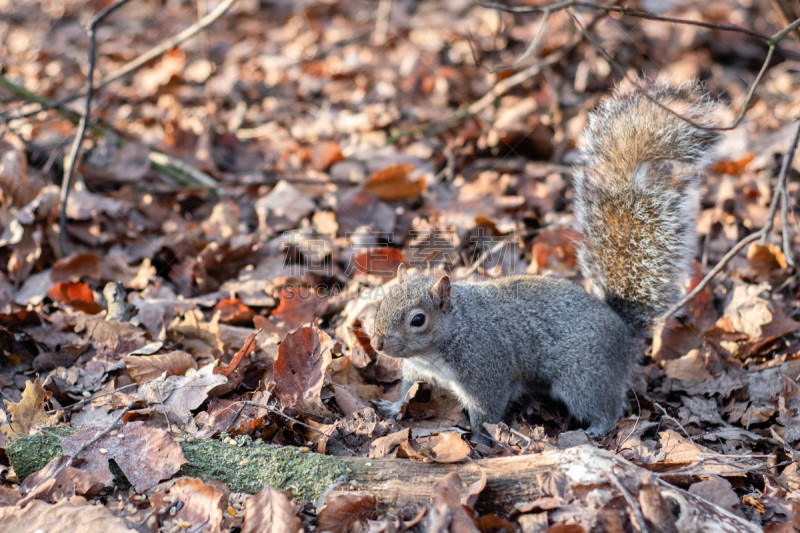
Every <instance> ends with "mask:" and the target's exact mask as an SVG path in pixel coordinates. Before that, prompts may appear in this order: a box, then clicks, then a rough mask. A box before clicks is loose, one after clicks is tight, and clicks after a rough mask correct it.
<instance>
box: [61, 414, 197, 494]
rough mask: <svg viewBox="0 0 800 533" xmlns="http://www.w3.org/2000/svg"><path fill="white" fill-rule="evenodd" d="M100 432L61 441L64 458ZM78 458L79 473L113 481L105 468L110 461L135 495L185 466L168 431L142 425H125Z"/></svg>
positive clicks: (94, 430)
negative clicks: (136, 492) (114, 464)
mask: <svg viewBox="0 0 800 533" xmlns="http://www.w3.org/2000/svg"><path fill="white" fill-rule="evenodd" d="M103 429H105V428H101V427H89V428H86V429H83V430H81V431H79V432H78V433H75V434H74V435H69V436H66V437H61V449H62V450H63V452H64V455H72V454H73V453H75V452H76V451H78V449H79V448H80V447H81V446H82V445H83V444H85V443H86V442H88V441H90V440H92V439H93V438H94V437H95V436H96V435H97V434H98V433H99V432H101V431H103ZM112 433H113V432H112ZM78 457H79V458H81V459H84V461H83V462H82V463H81V464H79V465H78V466H77V468H78V469H79V470H81V471H85V472H91V473H93V474H95V475H96V476H97V477H99V478H101V479H106V478H108V476H111V479H113V474H112V473H111V471H110V470H109V468H108V461H109V459H113V460H114V462H115V463H117V466H119V468H120V470H122V473H123V474H125V477H126V478H128V481H130V482H131V485H133V487H134V488H135V489H136V490H137V491H138V492H143V491H145V490H149V489H151V488H153V487H155V486H156V485H157V484H158V482H159V481H161V480H163V479H168V478H170V477H172V476H173V475H174V474H175V473H176V472H178V470H180V468H181V466H182V465H184V464H186V462H187V461H186V458H185V457H184V455H183V450H181V447H180V445H179V444H178V443H177V442H175V441H174V440H173V439H172V436H171V435H170V434H169V433H168V432H167V431H164V430H163V429H158V428H151V427H148V426H147V424H145V423H144V422H131V423H129V424H125V425H124V426H122V427H121V428H120V429H119V430H118V434H117V435H112V434H108V435H106V436H105V437H103V438H102V439H100V440H99V441H97V442H96V443H94V444H93V445H92V446H90V447H89V448H88V449H87V450H85V451H84V452H83V453H81V454H80V455H79V456H78Z"/></svg>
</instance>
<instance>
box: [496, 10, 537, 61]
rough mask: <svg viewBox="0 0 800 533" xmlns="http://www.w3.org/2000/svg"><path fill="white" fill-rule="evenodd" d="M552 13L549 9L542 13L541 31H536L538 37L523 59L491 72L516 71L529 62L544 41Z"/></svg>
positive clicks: (529, 46)
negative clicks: (545, 30)
mask: <svg viewBox="0 0 800 533" xmlns="http://www.w3.org/2000/svg"><path fill="white" fill-rule="evenodd" d="M551 13H552V11H550V10H549V9H545V10H544V12H543V13H542V18H541V20H540V21H539V29H538V30H536V36H535V37H534V38H533V41H531V44H530V45H528V49H527V50H525V53H524V54H522V57H520V58H519V59H517V60H516V61H514V64H513V65H511V66H510V67H495V68H493V69H491V71H492V72H498V71H501V70H516V69H518V68H519V66H520V65H522V64H523V63H524V62H525V61H527V60H528V58H529V57H531V55H533V53H534V52H535V51H536V49H537V48H538V47H539V42H540V41H541V40H542V36H543V35H544V29H545V27H546V26H547V21H548V19H549V18H550V14H551Z"/></svg>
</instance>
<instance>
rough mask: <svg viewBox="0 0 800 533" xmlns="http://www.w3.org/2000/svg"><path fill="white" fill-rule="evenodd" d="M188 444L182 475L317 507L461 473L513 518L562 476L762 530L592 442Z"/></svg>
mask: <svg viewBox="0 0 800 533" xmlns="http://www.w3.org/2000/svg"><path fill="white" fill-rule="evenodd" d="M181 447H182V448H183V451H184V454H185V456H186V459H187V461H188V464H186V465H184V467H183V468H182V469H181V471H180V472H179V475H187V476H194V477H199V478H202V479H217V480H220V481H222V482H224V483H226V484H227V485H228V486H229V487H230V488H231V490H234V491H241V492H247V493H255V492H257V491H259V490H260V489H261V487H262V486H263V485H264V484H267V483H268V484H270V485H272V486H273V487H275V488H278V489H281V490H283V489H287V488H291V489H292V490H293V494H294V497H295V498H297V499H299V500H306V501H314V502H315V503H316V504H318V505H322V504H324V503H325V502H326V501H328V500H329V499H330V498H332V497H334V496H336V495H341V494H347V493H350V492H358V493H361V494H363V493H364V492H367V493H370V494H372V495H373V496H374V497H375V500H376V503H377V506H378V508H379V509H382V510H384V511H386V512H392V513H397V514H403V515H406V516H408V515H409V514H413V513H414V512H416V511H417V510H418V509H419V507H420V506H421V505H425V504H427V503H428V502H430V500H431V491H432V487H433V484H434V482H435V481H436V480H438V479H440V478H442V477H443V476H444V475H446V474H448V473H451V472H456V473H457V474H458V475H459V476H460V477H461V479H462V480H463V482H464V483H465V485H469V484H471V483H473V482H475V481H477V480H479V479H480V478H481V477H483V476H485V480H486V485H485V488H484V489H483V490H482V491H481V493H480V496H479V497H478V501H477V504H476V508H477V509H478V510H484V511H491V512H494V513H497V514H503V515H508V514H510V513H513V512H514V511H515V510H523V509H524V508H525V507H526V506H528V507H530V506H529V505H528V504H530V503H531V502H535V501H536V500H538V499H540V498H543V497H548V496H552V495H553V494H552V493H551V492H550V491H551V490H552V489H548V488H547V485H548V484H551V485H552V483H553V480H554V479H559V480H560V481H559V482H560V483H562V484H563V482H566V485H567V488H568V489H569V490H570V493H571V495H572V496H573V497H575V498H577V499H579V500H583V501H585V496H586V494H588V493H589V492H590V491H591V490H593V489H596V488H597V489H601V490H603V491H606V492H609V493H612V494H615V495H620V494H621V495H622V496H623V497H624V498H625V500H626V502H627V503H628V505H629V506H630V507H631V509H632V512H633V516H637V518H638V519H640V520H641V519H643V520H646V523H648V524H650V525H651V526H655V527H656V529H665V530H674V529H675V528H677V531H706V530H707V531H719V532H728V531H730V532H748V531H753V532H756V531H759V528H758V527H756V526H755V525H753V524H751V523H749V522H747V521H745V520H743V519H742V518H739V517H737V516H736V515H734V514H732V513H730V512H728V511H726V510H724V509H722V508H720V507H718V506H716V505H714V504H712V503H710V502H708V501H706V500H704V499H702V498H698V497H696V496H693V495H691V494H689V493H687V492H686V491H683V490H681V489H678V488H676V487H674V486H672V485H670V484H668V483H666V482H665V481H663V480H662V479H660V477H659V476H657V475H655V474H653V473H652V472H649V471H648V470H645V469H643V468H641V467H638V466H636V465H634V464H632V463H630V462H628V461H626V460H624V459H622V458H620V457H617V456H616V455H614V454H612V453H610V452H607V451H605V450H600V449H597V448H594V447H592V446H589V445H584V446H576V447H574V448H568V449H565V450H560V451H550V452H544V453H540V454H535V455H520V456H515V457H498V458H490V459H481V460H477V461H470V462H465V463H458V464H436V463H419V462H413V461H411V460H408V459H395V458H384V459H366V458H362V457H332V456H326V455H320V454H317V453H312V452H307V453H303V451H301V450H300V449H298V448H293V447H280V446H272V445H255V444H251V445H248V446H232V445H230V444H224V443H222V442H221V441H219V440H195V441H194V442H188V441H185V442H182V443H181ZM6 451H7V454H8V457H9V459H10V460H11V464H12V466H13V467H14V470H15V472H17V475H18V476H20V478H23V477H25V476H27V475H29V474H30V473H32V472H34V471H35V470H38V469H39V468H42V467H43V466H44V465H45V464H47V462H48V461H49V460H50V459H52V458H53V457H55V456H57V455H58V454H60V444H59V441H58V439H57V438H56V437H54V436H49V435H37V436H32V437H25V438H22V439H19V440H17V441H15V442H13V443H11V444H10V445H9V446H8V448H7V450H6ZM548 480H549V481H548ZM119 481H122V482H124V479H123V480H119ZM543 481H544V482H543ZM587 505H588V503H587ZM528 510H530V509H528Z"/></svg>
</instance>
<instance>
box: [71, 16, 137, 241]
mask: <svg viewBox="0 0 800 533" xmlns="http://www.w3.org/2000/svg"><path fill="white" fill-rule="evenodd" d="M128 2H130V0H117V2H115V3H113V4H111V5H110V6H108V7H107V8H105V9H104V10H102V11H101V12H100V13H98V14H97V15H95V16H94V17H92V20H90V21H89V28H88V32H89V73H88V74H87V77H88V82H89V87H88V89H87V90H86V103H85V104H84V108H83V114H82V115H81V121H80V123H79V124H78V132H77V133H76V134H75V140H74V141H73V142H72V148H70V151H69V155H68V156H67V158H68V160H67V166H65V167H64V179H63V181H62V182H61V212H60V213H59V215H58V233H59V235H58V242H59V244H60V247H61V254H62V255H63V256H65V257H66V256H67V255H69V245H68V244H67V199H68V198H69V190H70V188H71V187H72V177H73V176H74V175H75V165H76V164H77V162H78V157H79V152H80V149H81V144H83V137H84V136H85V135H86V124H87V123H88V122H89V114H90V112H91V108H92V96H93V95H94V65H95V61H96V60H97V55H96V54H95V45H96V36H95V30H96V29H97V26H98V24H100V23H101V22H102V21H103V20H105V18H106V17H108V16H109V15H110V14H111V13H113V12H114V11H116V10H117V9H119V8H120V7H122V6H124V5H125V4H127V3H128Z"/></svg>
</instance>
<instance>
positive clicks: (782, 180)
mask: <svg viewBox="0 0 800 533" xmlns="http://www.w3.org/2000/svg"><path fill="white" fill-rule="evenodd" d="M798 142H800V118H799V119H798V120H797V129H796V130H795V133H794V138H793V139H792V143H791V145H789V149H788V150H786V153H785V155H784V157H783V164H782V165H781V172H780V175H779V176H778V182H777V183H776V184H775V188H774V189H773V191H772V202H771V203H770V210H769V215H768V216H767V222H766V223H765V224H764V227H763V228H761V229H760V230H758V231H756V232H755V233H751V234H750V235H748V236H747V237H745V238H744V239H742V240H740V241H739V242H738V243H736V245H735V246H734V247H733V248H731V249H730V250H729V251H728V253H726V254H725V255H724V256H723V258H722V259H720V261H719V262H718V263H717V264H716V265H714V268H712V269H711V271H710V272H709V273H708V274H706V276H705V277H704V278H703V279H702V281H700V283H698V284H697V286H696V287H695V288H694V290H692V292H690V293H689V294H687V295H686V296H684V297H683V298H682V299H681V300H680V301H679V302H678V303H676V304H675V305H673V306H672V307H670V308H669V310H667V312H666V313H664V314H663V315H662V316H661V318H660V320H662V321H663V320H666V319H667V318H669V317H671V316H672V315H674V314H675V313H677V312H678V310H679V309H680V308H681V307H683V306H684V305H686V304H687V303H688V302H689V301H691V300H692V299H694V297H695V296H697V295H698V294H700V291H702V290H703V289H704V288H705V287H706V285H708V284H709V282H710V281H711V280H712V279H713V278H714V277H715V276H716V275H717V274H719V273H720V271H721V270H722V269H723V268H725V265H726V264H728V262H729V261H730V260H731V259H733V257H734V256H735V255H736V254H738V253H739V252H740V251H741V250H742V249H743V248H744V247H745V246H747V245H748V244H750V243H752V242H755V241H757V240H759V239H762V242H763V239H765V238H766V236H767V235H768V234H769V232H770V231H772V227H773V225H774V222H775V221H774V217H775V209H776V208H777V203H778V201H780V199H781V198H782V197H783V195H785V194H786V193H785V190H786V177H787V176H788V174H789V167H790V166H791V162H792V160H793V159H794V154H795V151H796V150H797V144H798Z"/></svg>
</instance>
